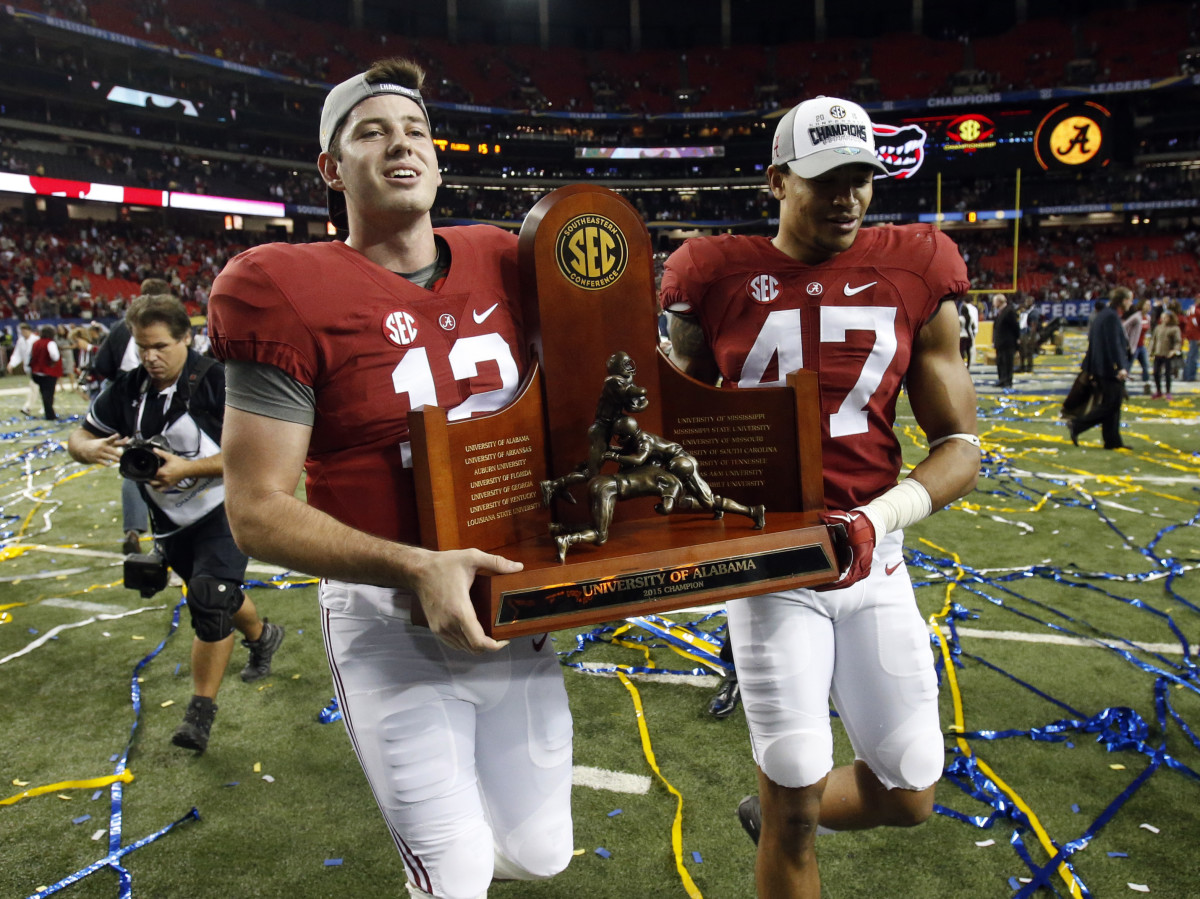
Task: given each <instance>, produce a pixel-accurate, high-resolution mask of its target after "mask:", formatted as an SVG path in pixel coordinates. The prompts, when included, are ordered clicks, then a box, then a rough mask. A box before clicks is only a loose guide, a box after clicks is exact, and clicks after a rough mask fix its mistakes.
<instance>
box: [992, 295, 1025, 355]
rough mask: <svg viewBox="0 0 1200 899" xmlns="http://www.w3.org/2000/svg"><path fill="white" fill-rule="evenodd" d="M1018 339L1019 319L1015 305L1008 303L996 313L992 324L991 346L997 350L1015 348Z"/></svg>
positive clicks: (1019, 333)
mask: <svg viewBox="0 0 1200 899" xmlns="http://www.w3.org/2000/svg"><path fill="white" fill-rule="evenodd" d="M1020 339H1021V319H1020V318H1019V317H1018V315H1017V307H1016V306H1014V305H1013V304H1012V303H1008V304H1007V305H1005V307H1004V308H1003V309H1001V310H1000V312H999V313H997V315H996V321H995V322H994V323H993V324H992V346H994V347H995V348H996V349H998V350H1015V349H1016V348H1017V343H1018V342H1019V341H1020Z"/></svg>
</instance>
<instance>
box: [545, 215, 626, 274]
mask: <svg viewBox="0 0 1200 899" xmlns="http://www.w3.org/2000/svg"><path fill="white" fill-rule="evenodd" d="M554 258H555V260H556V261H557V262H558V270H559V271H560V272H562V274H563V277H564V278H566V279H567V280H568V281H570V282H571V283H572V284H574V285H575V286H576V287H582V288H583V289H584V290H603V289H604V288H606V287H611V286H612V285H613V284H615V283H616V281H617V279H618V278H620V277H621V275H622V273H623V272H624V271H625V267H626V266H627V265H628V264H629V244H628V243H627V242H626V240H625V235H624V234H622V233H621V229H620V228H618V227H617V226H616V224H615V223H614V222H613V221H612V220H611V219H608V218H605V217H604V216H602V215H596V214H595V213H588V214H586V215H577V216H575V218H573V219H571V220H570V221H568V222H567V223H566V224H565V225H563V226H562V230H561V231H559V232H558V237H557V238H556V240H555V242H554Z"/></svg>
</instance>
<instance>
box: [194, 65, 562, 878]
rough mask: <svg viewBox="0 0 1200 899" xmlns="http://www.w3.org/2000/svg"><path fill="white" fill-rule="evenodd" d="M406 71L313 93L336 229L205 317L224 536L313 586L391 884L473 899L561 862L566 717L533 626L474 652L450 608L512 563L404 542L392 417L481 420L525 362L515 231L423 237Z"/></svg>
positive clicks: (400, 469) (281, 256)
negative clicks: (300, 490) (213, 359)
mask: <svg viewBox="0 0 1200 899" xmlns="http://www.w3.org/2000/svg"><path fill="white" fill-rule="evenodd" d="M423 78H424V73H423V72H422V71H421V69H420V68H419V67H418V66H416V65H415V64H413V63H411V62H408V61H405V60H384V61H381V62H379V63H376V64H375V65H374V66H372V68H371V69H370V70H369V71H367V72H365V73H363V74H361V75H358V76H356V77H354V78H351V79H349V80H348V81H346V82H343V83H342V84H340V85H338V86H337V87H335V88H334V89H333V90H332V91H330V93H329V95H328V96H327V98H326V100H325V104H324V108H323V110H322V113H321V131H320V140H321V154H320V156H319V158H318V162H317V164H318V166H319V168H320V171H321V175H322V177H323V178H324V179H325V181H326V184H327V185H328V187H329V193H330V212H331V218H333V219H334V220H335V221H338V220H342V222H343V228H344V229H345V230H347V231H348V236H347V238H346V239H345V241H344V242H342V241H335V242H330V243H317V244H308V245H288V244H270V245H265V246H261V247H256V248H254V249H252V250H249V251H248V252H246V253H243V254H242V255H240V256H238V257H237V258H236V259H233V260H231V261H230V263H229V264H228V265H227V266H226V267H225V270H224V271H223V272H222V273H221V275H220V276H219V277H218V278H217V280H216V282H215V283H214V285H213V289H212V294H211V299H210V305H209V315H210V318H209V322H210V325H211V329H212V340H213V348H214V352H215V353H216V354H217V355H218V356H219V357H220V358H222V359H223V360H224V361H225V362H226V364H227V369H228V374H229V379H228V390H227V404H228V406H229V409H228V411H227V413H226V417H225V452H226V459H227V460H229V461H228V464H227V467H226V470H225V475H226V482H227V485H228V495H229V497H230V500H229V504H228V508H229V519H230V523H231V525H232V527H233V532H234V535H235V536H236V537H237V540H238V543H239V544H241V545H242V547H243V548H244V549H245V550H246V552H248V553H249V554H251V555H253V556H255V557H256V558H261V559H266V560H269V561H273V562H275V563H277V564H280V565H285V566H287V567H290V568H294V569H297V570H301V571H306V572H310V573H313V574H316V575H319V576H320V577H321V578H322V583H321V590H320V603H321V620H322V628H323V631H324V636H325V643H326V650H327V655H328V657H329V663H330V668H331V669H332V672H333V677H334V685H335V689H336V692H337V698H338V700H339V703H340V706H341V709H342V712H343V717H344V720H345V723H346V728H347V730H348V731H349V733H350V738H351V743H352V744H353V746H354V750H355V752H356V754H357V755H358V758H359V761H360V762H361V763H362V766H363V770H364V772H365V773H366V775H367V780H368V782H369V783H370V785H371V789H372V791H373V792H374V794H375V798H376V800H377V801H378V803H379V807H380V809H381V810H382V812H383V814H384V817H385V819H386V821H387V824H388V827H389V829H390V831H391V833H392V837H393V839H394V840H395V843H396V847H397V849H398V850H399V852H400V854H401V856H402V858H403V860H404V865H405V871H406V873H407V875H408V883H407V886H408V891H409V893H410V894H411V895H412V896H415V897H426V896H435V897H439V899H475V897H480V896H484V895H485V894H486V892H487V888H488V885H489V883H490V882H491V881H492V879H493V878H501V879H510V880H511V879H534V878H543V877H549V876H551V875H553V874H556V873H558V872H559V871H561V870H562V869H563V868H564V867H566V865H567V862H568V861H569V860H570V858H571V853H572V851H573V840H572V833H571V811H570V793H571V737H572V734H571V718H570V712H569V709H568V706H567V696H566V690H565V688H564V685H563V679H562V672H561V668H560V666H559V664H558V660H557V658H556V656H555V653H554V651H553V647H552V646H547V645H546V642H547V641H546V637H545V635H543V636H542V637H540V638H537V639H535V638H529V637H523V638H519V639H517V640H514V641H512V642H509V641H503V642H498V641H495V640H492V639H490V638H489V637H487V636H486V635H485V634H484V633H483V630H482V628H481V627H480V624H479V621H478V620H477V618H476V616H475V612H474V610H473V608H472V606H471V602H470V599H469V596H468V589H469V588H470V586H471V583H472V581H473V580H474V578H475V574H476V572H478V571H489V572H502V573H507V572H514V571H517V570H519V568H520V566H519V565H518V564H517V563H514V562H512V561H510V560H508V559H504V558H502V557H500V556H496V555H492V554H489V553H485V552H482V551H480V550H475V549H465V550H455V551H447V552H433V551H429V550H425V549H422V548H421V547H420V546H419V545H413V544H414V543H416V541H417V538H418V534H417V528H416V522H417V510H416V502H415V491H414V482H413V476H412V471H411V468H410V462H409V456H408V439H409V434H408V413H409V410H410V409H414V408H416V407H418V406H422V405H427V404H429V405H439V406H442V407H443V408H446V409H447V410H448V418H450V419H451V420H454V419H458V418H465V417H468V416H470V415H473V414H475V413H481V412H490V411H494V410H496V409H499V408H500V407H502V406H504V405H505V404H506V403H508V401H509V400H510V399H512V397H513V396H514V395H515V392H516V390H517V388H518V386H519V383H520V380H521V377H522V374H523V372H524V370H525V368H526V367H527V362H528V359H527V355H526V350H525V349H524V347H525V341H524V339H523V336H522V331H521V321H520V315H519V303H518V296H519V295H518V288H517V259H516V248H517V239H516V236H515V235H513V234H510V233H508V232H505V231H502V230H500V229H498V228H492V227H489V226H473V227H460V228H444V229H436V230H435V229H434V228H433V225H432V222H431V219H430V215H429V210H430V208H431V207H432V205H433V201H434V196H435V194H436V191H437V187H438V185H439V184H440V183H441V176H440V174H439V172H438V160H437V155H436V153H435V150H434V145H433V140H432V137H431V134H430V127H429V117H428V114H427V113H426V110H425V104H424V101H423V99H422V97H421V94H420V87H421V84H422V81H423ZM343 216H344V219H343V218H342V217H343ZM302 470H303V471H304V472H305V473H306V476H307V481H306V485H307V491H306V492H307V504H306V503H305V502H302V501H300V500H298V499H296V498H295V496H294V490H295V487H296V482H297V480H298V478H299V476H300V474H301V471H302ZM416 603H420V605H421V607H422V609H423V611H424V613H425V615H426V617H427V619H428V621H429V628H422V627H417V626H415V625H413V624H412V616H411V610H412V609H413V607H414V604H416ZM493 847H494V850H495V851H494V852H492V851H488V849H489V848H493Z"/></svg>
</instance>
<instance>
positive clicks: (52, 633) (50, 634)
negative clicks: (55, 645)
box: [0, 606, 167, 665]
mask: <svg viewBox="0 0 1200 899" xmlns="http://www.w3.org/2000/svg"><path fill="white" fill-rule="evenodd" d="M165 608H167V607H166V606H144V607H142V608H140V609H133V610H132V611H129V612H122V613H120V614H119V615H97V616H96V617H95V618H88V619H85V620H84V621H76V622H74V623H72V624H60V625H59V626H58V627H52V628H50V630H48V631H46V633H44V634H42V635H41V636H40V637H38V638H37V639H36V640H34V641H33V642H32V643H29V644H27V645H26V646H25V648H24V649H18V650H17V651H16V652H14V653H11V654H10V655H6V656H5V657H4V658H2V659H0V665H3V664H4V663H5V662H9V661H12V660H13V659H16V658H20V657H21V656H23V655H25V654H26V653H30V652H33V651H34V650H35V649H37V648H38V647H39V646H41V645H42V644H44V643H46V642H47V641H48V640H53V639H54V638H55V637H57V636H58V635H59V634H61V633H62V632H63V631H69V630H71V629H72V628H76V627H84V626H85V625H88V624H95V623H96V622H97V621H116V620H117V619H118V618H128V617H129V616H130V615H140V614H141V613H142V612H156V611H161V610H162V609H165Z"/></svg>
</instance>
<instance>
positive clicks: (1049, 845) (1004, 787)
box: [921, 537, 1083, 899]
mask: <svg viewBox="0 0 1200 899" xmlns="http://www.w3.org/2000/svg"><path fill="white" fill-rule="evenodd" d="M921 542H922V543H924V544H925V545H927V546H931V547H933V548H934V549H936V550H937V551H938V552H942V553H945V554H946V555H948V556H950V558H952V559H954V565H955V568H956V571H955V574H954V580H952V581H949V582H948V583H947V584H946V601H945V604H944V605H943V606H942V610H941V611H940V612H937V613H935V614H933V615H931V616H930V617H929V623H930V625H931V626H932V627H933V632H934V634H936V635H937V640H938V646H939V647H940V649H941V653H942V662H943V670H944V671H945V674H946V683H947V684H949V686H950V696H951V699H952V700H953V703H954V724H952V725H951V726H950V731H951V732H952V733H954V734H957V736H956V737H955V738H954V739H955V742H957V743H958V748H959V750H960V751H961V752H962V753H963V755H965V756H967V757H968V758H974V759H975V764H977V765H978V766H979V770H980V771H981V772H982V773H983V775H984V776H985V777H987V778H988V779H989V780H991V781H992V783H994V784H995V785H996V786H997V787H998V788H999V789H1000V790H1001V791H1002V792H1003V793H1004V794H1005V795H1006V796H1008V798H1009V799H1011V800H1012V802H1013V804H1014V805H1015V806H1016V807H1017V808H1019V809H1020V810H1021V811H1022V812H1024V813H1025V815H1026V817H1027V818H1028V820H1029V826H1030V828H1031V829H1032V830H1033V832H1034V834H1035V835H1036V836H1037V839H1038V842H1039V843H1040V844H1041V845H1042V848H1043V849H1045V850H1046V852H1047V854H1049V855H1051V856H1054V855H1055V854H1057V852H1058V849H1057V848H1056V847H1055V845H1054V841H1053V840H1051V839H1050V835H1049V834H1048V833H1047V832H1046V829H1045V828H1044V827H1043V826H1042V822H1041V821H1040V820H1038V816H1037V815H1036V814H1035V813H1034V811H1033V809H1031V808H1030V807H1029V805H1028V804H1026V802H1025V800H1024V799H1022V798H1021V797H1020V796H1019V795H1017V792H1016V790H1014V789H1013V788H1012V787H1010V786H1009V785H1008V784H1007V783H1005V782H1004V781H1003V780H1002V779H1001V778H1000V776H999V775H997V774H996V772H995V771H993V770H992V768H991V767H990V766H989V765H988V764H987V763H986V762H985V761H984V760H983V759H981V758H980V757H979V756H977V755H975V753H974V752H973V751H972V749H971V744H970V743H968V742H967V741H966V740H965V739H964V738H963V737H962V734H964V733H966V731H967V727H966V716H965V714H964V713H963V703H962V693H961V692H960V691H959V689H958V677H957V675H956V674H955V671H954V660H953V659H952V658H951V657H950V644H949V643H948V642H947V641H946V635H945V633H943V631H942V628H941V622H942V621H944V620H945V619H946V616H947V615H949V614H950V609H951V606H952V603H951V600H950V597H951V595H952V594H953V593H954V588H955V587H956V586H957V585H958V584H957V582H958V581H960V580H961V579H962V578H963V577H964V575H965V572H964V571H963V570H962V561H961V560H960V559H959V557H958V555H957V554H956V553H952V552H950V551H949V550H946V549H943V548H942V547H940V546H938V545H937V544H936V543H932V542H931V541H929V540H926V539H925V538H924V537H922V538H921ZM1057 870H1058V874H1059V876H1060V877H1061V878H1062V879H1063V882H1064V883H1065V884H1066V885H1067V892H1068V893H1070V895H1071V896H1073V897H1075V899H1082V896H1083V891H1082V890H1081V889H1080V886H1079V882H1078V881H1076V880H1075V875H1073V874H1072V873H1071V869H1070V868H1068V867H1067V865H1066V863H1065V862H1060V863H1059V865H1058V869H1057Z"/></svg>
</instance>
